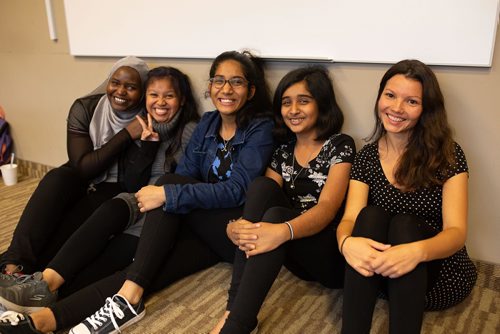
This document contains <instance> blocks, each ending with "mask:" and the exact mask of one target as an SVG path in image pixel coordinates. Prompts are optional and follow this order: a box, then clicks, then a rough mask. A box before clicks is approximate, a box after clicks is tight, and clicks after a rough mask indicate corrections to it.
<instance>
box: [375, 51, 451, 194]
mask: <svg viewBox="0 0 500 334" xmlns="http://www.w3.org/2000/svg"><path fill="white" fill-rule="evenodd" d="M397 74H402V75H404V76H405V77H406V78H409V79H413V80H417V81H418V82H420V83H421V84H422V114H421V115H420V118H419V120H418V122H417V124H415V127H414V128H413V129H412V132H411V134H410V138H409V140H408V144H407V145H406V149H405V152H404V153H403V155H402V156H401V158H400V161H399V163H398V166H397V169H396V172H395V173H394V176H395V178H396V181H397V183H398V184H400V185H402V186H403V187H405V188H406V189H408V190H412V189H418V188H426V187H431V186H434V185H442V184H443V183H444V181H445V179H444V175H446V171H447V169H448V168H449V166H450V165H451V164H453V163H454V160H455V148H454V142H453V138H452V131H451V128H450V126H449V124H448V119H447V116H446V109H445V107H444V97H443V94H442V93H441V89H440V88H439V83H438V81H437V78H436V75H435V74H434V72H432V70H431V69H430V68H429V66H427V65H425V64H424V63H422V62H421V61H418V60H412V59H411V60H410V59H407V60H402V61H400V62H398V63H397V64H395V65H393V66H392V67H391V68H389V70H388V71H387V72H386V73H385V74H384V76H383V77H382V80H381V81H380V87H379V90H378V95H377V102H376V103H375V109H374V112H375V118H376V120H377V121H376V125H375V128H374V130H373V133H372V135H371V136H370V137H369V138H368V140H370V141H378V140H379V139H380V138H381V137H382V136H383V135H384V134H385V129H384V127H383V125H382V122H381V120H380V119H379V116H378V101H379V99H380V96H381V95H382V92H383V90H384V88H385V85H386V84H387V81H389V79H391V78H392V77H393V76H395V75H397Z"/></svg>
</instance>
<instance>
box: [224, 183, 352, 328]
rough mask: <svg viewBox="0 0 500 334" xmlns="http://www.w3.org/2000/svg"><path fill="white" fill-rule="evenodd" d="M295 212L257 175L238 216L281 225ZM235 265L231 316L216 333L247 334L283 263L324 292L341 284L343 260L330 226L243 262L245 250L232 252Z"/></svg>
mask: <svg viewBox="0 0 500 334" xmlns="http://www.w3.org/2000/svg"><path fill="white" fill-rule="evenodd" d="M299 214H300V213H299V212H298V211H297V210H294V209H292V208H291V205H290V202H289V201H288V199H287V198H286V196H285V194H284V193H283V191H282V189H281V188H280V187H279V185H278V184H277V183H276V182H275V181H273V180H272V179H270V178H267V177H260V178H257V179H256V180H255V181H254V182H252V184H251V185H250V187H249V189H248V192H247V202H246V203H245V208H244V210H243V218H245V219H247V220H249V221H252V222H260V221H264V222H270V223H283V222H284V221H287V220H291V219H293V218H295V217H296V216H298V215H299ZM234 261H235V262H234V266H233V277H232V280H231V287H230V289H229V298H228V307H227V309H228V310H229V311H231V312H230V314H229V317H228V319H227V320H226V323H225V324H224V327H223V328H222V331H221V334H226V333H230V334H238V333H250V332H251V331H252V330H253V329H254V328H255V326H256V325H257V314H258V312H259V310H260V308H261V306H262V303H263V302H264V299H265V297H266V295H267V293H268V292H269V289H270V288H271V286H272V284H273V282H274V280H275V279H276V276H277V275H278V273H279V271H280V269H281V267H282V265H285V267H286V268H288V269H289V270H290V271H291V272H292V273H294V274H295V275H297V276H298V277H300V278H302V279H305V280H314V281H318V282H320V283H321V284H323V285H324V286H326V287H329V288H340V287H342V285H343V273H344V260H343V257H342V256H341V255H340V253H339V252H338V250H337V245H336V242H335V230H334V223H332V224H330V225H329V226H327V227H326V228H324V229H323V230H322V231H321V232H319V233H317V234H315V235H313V236H310V237H307V238H302V239H297V240H293V241H289V242H287V243H285V244H283V245H281V246H280V247H278V248H276V249H275V250H273V251H270V252H267V253H264V254H259V255H256V256H252V257H250V258H249V259H248V260H247V259H246V256H245V253H244V252H242V251H240V250H236V255H235V260H234Z"/></svg>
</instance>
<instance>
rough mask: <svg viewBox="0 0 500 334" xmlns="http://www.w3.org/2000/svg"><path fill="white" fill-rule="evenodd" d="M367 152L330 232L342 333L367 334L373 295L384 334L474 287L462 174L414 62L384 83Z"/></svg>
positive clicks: (422, 71)
mask: <svg viewBox="0 0 500 334" xmlns="http://www.w3.org/2000/svg"><path fill="white" fill-rule="evenodd" d="M375 116H376V119H377V122H376V125H375V130H374V132H373V134H372V136H371V138H370V139H371V143H370V144H368V145H366V146H365V147H363V149H361V150H360V152H359V153H358V155H357V156H356V159H355V161H354V165H353V167H352V171H351V181H350V183H349V193H348V197H347V204H346V210H345V213H344V216H343V218H342V221H341V223H340V225H339V227H338V229H337V241H338V244H339V250H340V252H341V253H342V254H343V255H344V257H345V259H346V261H347V263H348V266H347V268H346V276H345V287H344V309H343V321H342V333H368V332H369V330H370V327H371V322H372V315H373V309H374V305H375V302H376V299H377V296H378V294H379V292H380V291H382V292H383V293H384V294H386V295H387V297H388V299H389V311H390V321H389V327H390V332H391V333H419V332H420V328H421V326H422V316H423V312H424V310H426V309H427V310H439V309H444V308H447V307H450V306H452V305H455V304H457V303H459V302H461V301H462V300H463V299H464V298H465V297H467V296H468V295H469V293H470V292H471V290H472V287H473V286H474V283H475V281H476V277H477V273H476V268H475V267H474V264H473V263H472V261H471V260H470V258H469V256H468V255H467V252H466V249H465V246H464V243H465V239H466V234H467V186H468V167H467V161H466V159H465V155H464V153H463V151H462V149H461V148H460V146H459V145H458V144H457V143H455V142H454V141H453V139H452V137H451V130H450V127H449V125H448V122H447V118H446V111H445V108H444V99H443V95H442V93H441V90H440V88H439V84H438V82H437V79H436V76H435V75H434V73H433V72H432V71H431V69H430V68H429V67H428V66H426V65H425V64H423V63H421V62H420V61H417V60H403V61H401V62H399V63H397V64H395V65H393V66H392V67H391V68H390V69H389V70H388V71H387V72H386V73H385V75H384V77H383V78H382V81H381V83H380V88H379V91H378V96H377V103H376V106H375Z"/></svg>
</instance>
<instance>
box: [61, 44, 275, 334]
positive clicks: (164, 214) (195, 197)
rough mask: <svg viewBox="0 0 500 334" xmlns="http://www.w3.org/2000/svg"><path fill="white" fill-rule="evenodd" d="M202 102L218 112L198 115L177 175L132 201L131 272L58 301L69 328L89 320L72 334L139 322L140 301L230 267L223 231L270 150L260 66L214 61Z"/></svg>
mask: <svg viewBox="0 0 500 334" xmlns="http://www.w3.org/2000/svg"><path fill="white" fill-rule="evenodd" d="M207 96H210V98H211V100H212V102H213V104H214V106H215V107H216V110H214V111H211V112H206V113H205V114H204V115H203V116H202V119H201V121H200V123H199V124H198V126H197V127H196V129H195V131H194V133H193V135H192V137H191V140H190V142H189V144H188V146H187V148H186V151H185V154H184V157H183V158H182V159H181V161H180V162H179V165H178V167H177V169H176V172H175V174H166V175H164V176H163V177H161V178H160V179H159V180H158V182H157V185H156V186H146V187H144V188H142V189H141V190H140V191H139V192H138V193H137V194H136V198H137V201H138V206H139V208H140V211H141V212H144V213H146V218H145V222H144V226H143V230H142V234H141V237H140V240H139V244H138V248H137V251H136V254H135V258H134V262H133V263H132V265H130V267H128V268H127V269H126V270H124V271H121V272H117V273H116V274H114V275H112V276H109V277H107V278H104V279H102V280H101V281H99V282H97V283H95V284H92V285H90V286H88V287H86V288H84V289H82V290H80V291H78V292H76V293H75V294H73V295H71V296H69V297H67V298H65V299H63V300H61V301H59V302H58V305H59V307H60V309H61V312H62V314H64V316H65V317H66V321H65V323H66V324H67V326H71V325H74V324H77V323H78V322H80V321H82V320H83V319H84V317H86V316H88V318H86V319H85V320H84V321H83V322H81V323H80V324H79V325H77V326H76V327H74V328H72V329H71V330H70V333H110V332H114V331H119V330H122V329H123V328H125V327H127V326H129V325H131V324H132V323H134V322H137V321H138V320H140V319H141V318H142V317H143V316H144V314H145V309H144V302H143V298H144V296H147V295H148V294H150V293H152V292H155V291H158V290H159V289H162V288H164V287H166V286H168V285H169V284H171V283H173V282H174V281H176V280H179V279H181V278H183V277H186V276H188V275H190V274H192V273H195V272H197V271H199V270H202V269H205V268H208V267H210V266H212V265H214V264H216V263H217V262H220V261H227V262H232V261H233V258H234V250H235V246H234V245H233V244H232V243H231V242H230V240H229V239H227V237H226V225H227V223H228V221H229V220H231V219H235V218H238V217H240V216H241V213H242V205H243V203H244V201H245V193H246V190H247V188H248V185H249V184H250V182H251V181H252V180H253V179H255V178H256V177H257V176H259V175H262V173H263V172H264V170H265V168H266V166H267V163H268V161H269V159H270V157H271V154H272V150H273V146H274V143H273V138H272V128H273V122H272V109H271V100H270V97H269V93H268V89H267V86H266V83H265V79H264V72H263V68H262V64H261V61H260V60H259V59H258V58H256V57H253V56H252V55H251V54H250V53H248V52H244V53H240V52H236V51H229V52H224V53H222V54H220V55H219V56H218V57H217V58H216V59H215V60H214V62H213V63H212V66H211V68H210V81H209V83H208V91H207ZM106 297H108V298H106ZM94 312H95V313H94ZM89 315H91V316H89Z"/></svg>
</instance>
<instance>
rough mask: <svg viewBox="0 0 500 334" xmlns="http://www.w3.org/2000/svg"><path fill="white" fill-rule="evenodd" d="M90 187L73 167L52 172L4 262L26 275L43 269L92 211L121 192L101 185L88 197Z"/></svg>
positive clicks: (21, 222) (28, 208)
mask: <svg viewBox="0 0 500 334" xmlns="http://www.w3.org/2000/svg"><path fill="white" fill-rule="evenodd" d="M87 187H88V182H87V181H85V180H83V179H82V178H81V177H80V176H79V175H78V173H77V172H76V170H74V169H72V168H71V167H67V166H62V167H59V168H55V169H52V170H51V171H49V172H48V173H47V174H46V175H45V177H44V178H43V179H42V180H41V181H40V183H39V185H38V187H37V188H36V189H35V191H34V193H33V195H32V196H31V198H30V199H29V201H28V203H27V205H26V207H25V209H24V211H23V213H22V215H21V218H20V220H19V222H18V224H17V226H16V229H15V231H14V235H13V237H12V242H11V244H10V246H9V248H8V249H7V251H6V252H5V253H4V254H3V255H2V259H1V262H0V263H1V264H3V265H5V264H18V265H22V266H23V271H24V272H25V273H32V272H35V271H39V270H42V269H43V268H45V267H46V265H47V263H48V262H49V261H50V260H51V259H52V258H53V257H54V255H55V254H56V253H57V251H58V250H59V249H60V248H61V246H62V245H63V244H64V242H65V241H66V240H67V239H68V238H69V236H70V235H71V234H73V232H75V231H76V229H78V227H79V226H80V225H81V224H82V223H83V222H84V221H85V220H86V219H87V218H88V217H89V216H90V215H91V214H92V212H93V211H94V210H95V209H97V208H98V207H99V205H101V204H102V203H103V202H105V201H106V200H108V199H110V198H112V197H113V196H115V195H116V194H118V193H119V192H120V191H121V187H120V186H119V184H117V183H101V184H98V185H97V186H96V187H95V188H96V191H93V192H90V193H88V194H87Z"/></svg>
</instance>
